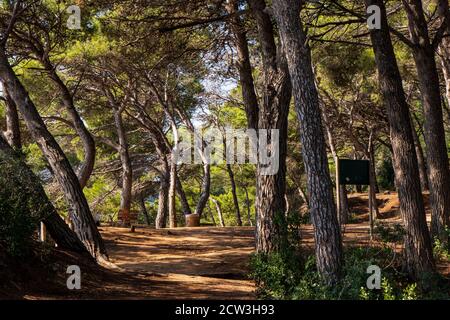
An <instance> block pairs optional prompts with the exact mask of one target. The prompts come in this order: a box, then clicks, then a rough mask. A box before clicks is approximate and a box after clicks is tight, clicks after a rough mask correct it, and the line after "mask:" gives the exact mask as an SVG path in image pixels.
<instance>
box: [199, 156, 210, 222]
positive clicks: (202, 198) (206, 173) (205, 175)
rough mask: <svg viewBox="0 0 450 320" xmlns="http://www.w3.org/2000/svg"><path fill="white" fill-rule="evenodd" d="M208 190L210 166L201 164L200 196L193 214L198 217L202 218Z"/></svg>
mask: <svg viewBox="0 0 450 320" xmlns="http://www.w3.org/2000/svg"><path fill="white" fill-rule="evenodd" d="M210 189H211V165H210V164H203V178H202V186H201V194H200V198H199V200H198V202H197V207H196V208H195V214H198V215H199V217H201V216H202V213H203V210H204V209H205V206H206V204H207V203H208V199H209V193H210Z"/></svg>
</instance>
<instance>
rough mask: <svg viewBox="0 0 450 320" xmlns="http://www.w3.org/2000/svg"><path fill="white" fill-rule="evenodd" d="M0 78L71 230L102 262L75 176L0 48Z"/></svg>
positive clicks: (100, 248)
mask: <svg viewBox="0 0 450 320" xmlns="http://www.w3.org/2000/svg"><path fill="white" fill-rule="evenodd" d="M0 78H1V79H2V81H3V84H4V85H5V87H6V90H8V92H9V94H10V95H11V98H12V99H13V100H14V102H15V103H16V105H17V107H18V109H19V111H20V113H21V114H22V116H23V119H24V121H25V123H26V125H27V128H28V130H29V132H30V133H31V135H32V136H33V138H34V140H35V141H36V142H37V144H38V145H39V147H40V149H41V150H42V152H43V154H44V156H45V157H46V159H47V161H48V163H49V165H50V167H51V168H52V170H53V172H54V174H55V177H56V179H57V181H58V182H59V184H60V186H61V188H62V190H63V192H64V195H65V197H66V200H67V202H68V204H69V207H70V211H71V215H72V217H71V218H72V221H73V224H74V229H75V233H76V234H77V235H78V237H79V238H80V240H81V241H82V242H83V244H84V245H85V246H86V248H87V250H88V251H89V252H90V253H91V255H92V256H93V257H94V258H95V259H96V260H97V261H99V262H106V261H107V259H108V257H107V253H106V248H105V245H104V243H103V240H102V237H101V235H100V233H99V232H98V229H97V226H96V224H95V220H94V218H93V216H92V214H91V211H90V209H89V205H88V203H87V201H86V198H85V196H84V194H83V191H82V189H81V186H80V183H79V181H78V177H77V176H76V174H75V172H74V171H73V169H72V167H71V165H70V163H69V161H68V160H67V157H66V155H65V154H64V152H63V151H62V149H61V147H60V146H59V145H58V143H57V142H56V140H55V138H54V137H53V136H52V135H51V133H50V132H49V131H48V129H47V127H46V126H45V124H44V122H43V120H42V118H41V117H40V115H39V113H38V111H37V109H36V107H35V105H34V104H33V102H32V101H31V99H30V97H29V95H28V92H27V91H26V89H25V88H24V87H23V85H22V83H21V82H20V81H19V79H18V78H17V76H16V75H15V74H14V71H13V70H12V68H11V66H10V65H9V62H8V58H7V56H6V53H5V51H4V49H3V50H0Z"/></svg>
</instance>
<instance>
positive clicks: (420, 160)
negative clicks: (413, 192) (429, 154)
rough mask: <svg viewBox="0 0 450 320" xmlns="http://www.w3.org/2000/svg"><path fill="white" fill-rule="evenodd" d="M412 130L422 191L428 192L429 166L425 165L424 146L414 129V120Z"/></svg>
mask: <svg viewBox="0 0 450 320" xmlns="http://www.w3.org/2000/svg"><path fill="white" fill-rule="evenodd" d="M411 128H412V134H413V138H414V146H415V148H416V155H417V164H418V165H419V176H420V185H421V186H422V191H428V176H427V166H426V164H425V157H424V155H423V149H422V145H421V144H420V140H419V137H418V135H417V132H416V130H415V128H414V123H413V122H412V120H411Z"/></svg>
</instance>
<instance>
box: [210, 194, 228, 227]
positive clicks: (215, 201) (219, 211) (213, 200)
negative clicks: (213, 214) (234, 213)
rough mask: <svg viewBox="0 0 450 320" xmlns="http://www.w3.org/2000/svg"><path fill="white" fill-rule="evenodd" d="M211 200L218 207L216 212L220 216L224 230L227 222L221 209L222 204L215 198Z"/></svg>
mask: <svg viewBox="0 0 450 320" xmlns="http://www.w3.org/2000/svg"><path fill="white" fill-rule="evenodd" d="M210 199H211V201H212V202H213V203H214V205H215V206H216V211H217V215H218V216H219V222H220V226H221V227H222V228H223V227H225V221H224V220H223V213H222V208H221V207H220V203H219V201H218V200H216V199H214V198H210Z"/></svg>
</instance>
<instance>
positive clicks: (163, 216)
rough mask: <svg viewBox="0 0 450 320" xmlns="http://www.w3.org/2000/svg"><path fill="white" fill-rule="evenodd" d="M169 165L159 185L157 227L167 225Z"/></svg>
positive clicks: (160, 227) (161, 227)
mask: <svg viewBox="0 0 450 320" xmlns="http://www.w3.org/2000/svg"><path fill="white" fill-rule="evenodd" d="M167 170H168V166H167V167H166V170H164V171H163V172H162V175H161V176H160V180H161V182H160V185H159V198H158V213H157V214H156V220H155V228H156V229H163V228H165V227H166V223H167V216H168V213H169V207H168V205H169V184H170V182H169V180H170V173H169V172H167Z"/></svg>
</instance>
